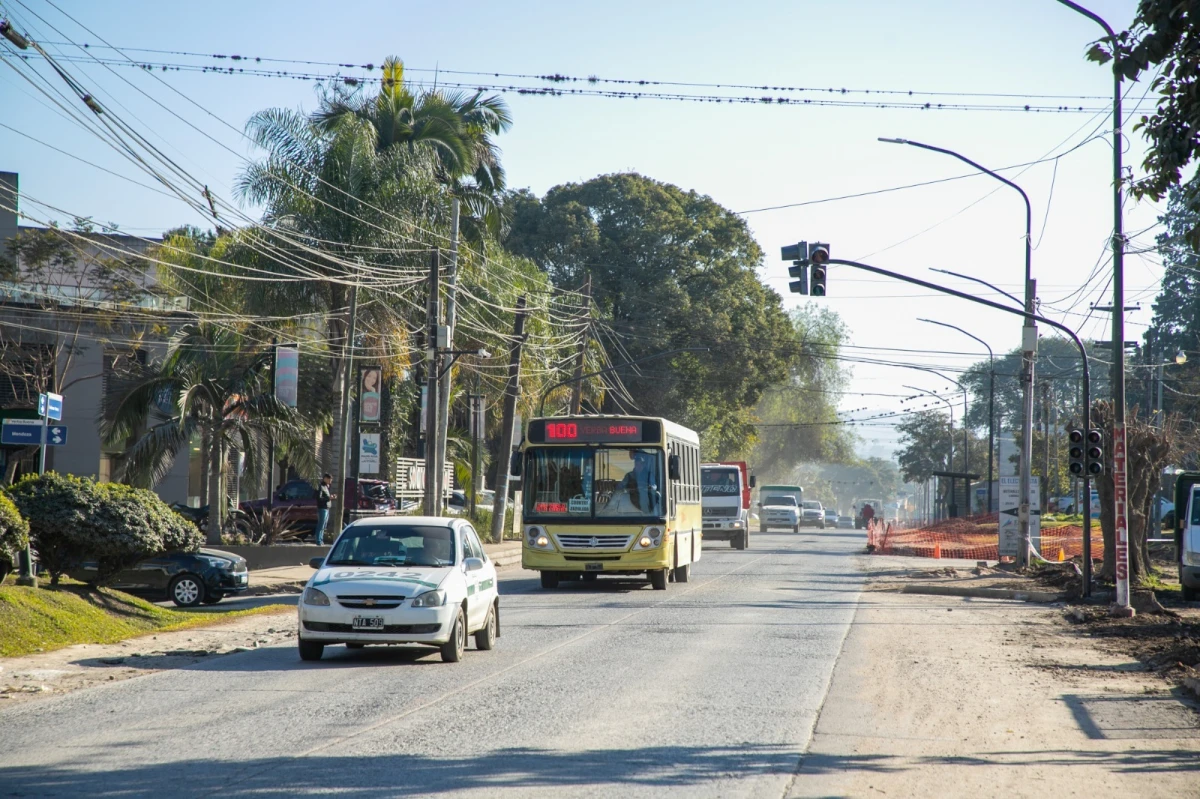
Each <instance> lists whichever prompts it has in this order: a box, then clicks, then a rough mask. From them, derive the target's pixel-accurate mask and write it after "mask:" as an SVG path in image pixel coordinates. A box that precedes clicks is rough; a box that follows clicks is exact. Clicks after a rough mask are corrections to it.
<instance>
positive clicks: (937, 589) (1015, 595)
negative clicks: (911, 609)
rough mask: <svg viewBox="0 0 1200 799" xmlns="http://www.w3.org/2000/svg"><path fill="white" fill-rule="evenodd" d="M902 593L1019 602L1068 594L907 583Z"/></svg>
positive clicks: (1053, 599) (1049, 599) (1056, 599)
mask: <svg viewBox="0 0 1200 799" xmlns="http://www.w3.org/2000/svg"><path fill="white" fill-rule="evenodd" d="M900 593H902V594H925V595H927V596H961V597H970V598H973V599H1011V600H1015V601H1017V602H1063V601H1065V600H1066V598H1067V595H1066V594H1063V593H1054V592H1051V591H1017V590H1014V589H1011V588H967V587H964V586H957V585H906V586H903V587H902V588H901V589H900Z"/></svg>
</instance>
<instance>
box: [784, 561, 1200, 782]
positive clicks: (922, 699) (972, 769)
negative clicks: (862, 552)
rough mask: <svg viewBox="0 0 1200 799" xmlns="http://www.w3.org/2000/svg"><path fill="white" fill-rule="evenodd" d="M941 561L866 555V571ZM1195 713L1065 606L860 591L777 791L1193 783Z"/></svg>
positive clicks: (1199, 727) (1198, 736)
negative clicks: (800, 750) (821, 696)
mask: <svg viewBox="0 0 1200 799" xmlns="http://www.w3.org/2000/svg"><path fill="white" fill-rule="evenodd" d="M900 562H905V563H907V565H908V568H912V569H921V568H928V567H930V566H931V565H933V566H935V567H940V566H942V565H943V564H945V561H940V562H939V561H930V560H924V559H914V558H905V559H900V558H891V557H869V558H864V559H863V562H862V565H863V568H864V570H866V571H869V572H872V573H873V574H874V575H878V574H880V573H883V572H887V571H890V570H892V569H894V568H895V567H896V566H897V564H898V563H900ZM1197 785H1200V714H1198V713H1197V710H1196V706H1195V703H1194V702H1192V701H1191V700H1189V699H1188V698H1187V697H1186V696H1184V695H1183V694H1182V692H1180V691H1179V690H1178V689H1176V688H1175V687H1174V686H1173V684H1172V683H1171V682H1169V681H1168V680H1166V679H1163V677H1162V676H1161V675H1159V674H1157V673H1155V672H1153V671H1151V670H1150V669H1148V668H1147V667H1146V666H1145V665H1144V664H1142V663H1140V662H1138V661H1136V660H1132V659H1130V658H1126V657H1122V656H1121V655H1119V654H1115V653H1113V652H1111V651H1106V650H1104V649H1100V648H1097V646H1096V645H1095V643H1094V641H1093V639H1092V638H1090V637H1089V636H1088V635H1087V632H1086V630H1084V629H1083V628H1082V627H1081V626H1080V625H1074V624H1071V623H1070V622H1068V621H1067V620H1066V619H1065V612H1064V609H1063V608H1062V607H1061V606H1054V605H1044V604H1035V603H1029V602H1019V601H1000V600H991V599H979V598H973V597H950V596H923V595H918V594H909V593H898V592H882V591H878V590H875V591H872V590H867V591H864V592H863V593H862V594H861V596H860V604H859V607H858V611H857V613H856V615H855V618H854V622H853V624H852V625H851V628H850V631H849V633H848V635H847V637H846V641H845V644H844V646H843V649H842V653H841V655H840V657H839V659H838V663H837V666H836V667H835V669H834V672H833V676H832V679H831V683H830V689H829V693H828V695H827V697H826V700H825V703H824V705H823V707H822V709H821V711H820V714H819V716H818V719H817V723H816V726H815V729H814V732H813V738H812V742H811V744H810V746H809V750H808V752H807V753H806V754H805V756H804V758H803V760H802V763H801V768H800V771H799V773H798V774H797V776H796V779H795V780H794V782H793V784H792V785H791V787H790V790H789V791H788V793H787V796H789V797H807V796H885V795H886V796H973V797H979V798H980V799H982V797H991V796H1002V797H1006V799H1007V797H1022V796H1038V797H1043V796H1115V795H1119V794H1128V795H1130V796H1139V797H1155V796H1162V797H1176V796H1195V795H1196V790H1197Z"/></svg>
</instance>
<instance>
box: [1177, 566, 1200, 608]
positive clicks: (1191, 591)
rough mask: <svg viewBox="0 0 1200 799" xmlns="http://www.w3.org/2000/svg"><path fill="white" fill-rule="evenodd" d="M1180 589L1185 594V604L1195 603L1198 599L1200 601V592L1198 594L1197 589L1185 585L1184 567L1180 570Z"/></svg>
mask: <svg viewBox="0 0 1200 799" xmlns="http://www.w3.org/2000/svg"><path fill="white" fill-rule="evenodd" d="M1179 588H1180V591H1181V592H1182V594H1183V601H1184V602H1195V601H1196V600H1197V599H1200V596H1198V594H1200V592H1197V591H1196V589H1195V588H1190V587H1188V586H1186V585H1184V584H1183V567H1180V569H1179Z"/></svg>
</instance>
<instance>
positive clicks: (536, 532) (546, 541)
mask: <svg viewBox="0 0 1200 799" xmlns="http://www.w3.org/2000/svg"><path fill="white" fill-rule="evenodd" d="M525 543H526V545H528V546H529V547H530V548H531V549H546V550H551V551H552V550H553V549H554V545H553V544H551V543H550V536H549V535H547V534H546V531H545V530H544V529H542V528H541V527H538V526H537V525H536V524H531V525H529V526H528V527H526V528H525Z"/></svg>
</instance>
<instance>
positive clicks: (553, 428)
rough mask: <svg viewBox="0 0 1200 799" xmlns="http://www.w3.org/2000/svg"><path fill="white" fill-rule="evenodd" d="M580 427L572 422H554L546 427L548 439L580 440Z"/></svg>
mask: <svg viewBox="0 0 1200 799" xmlns="http://www.w3.org/2000/svg"><path fill="white" fill-rule="evenodd" d="M578 437H579V426H578V425H575V424H571V423H570V422H553V423H551V424H548V425H546V438H578Z"/></svg>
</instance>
